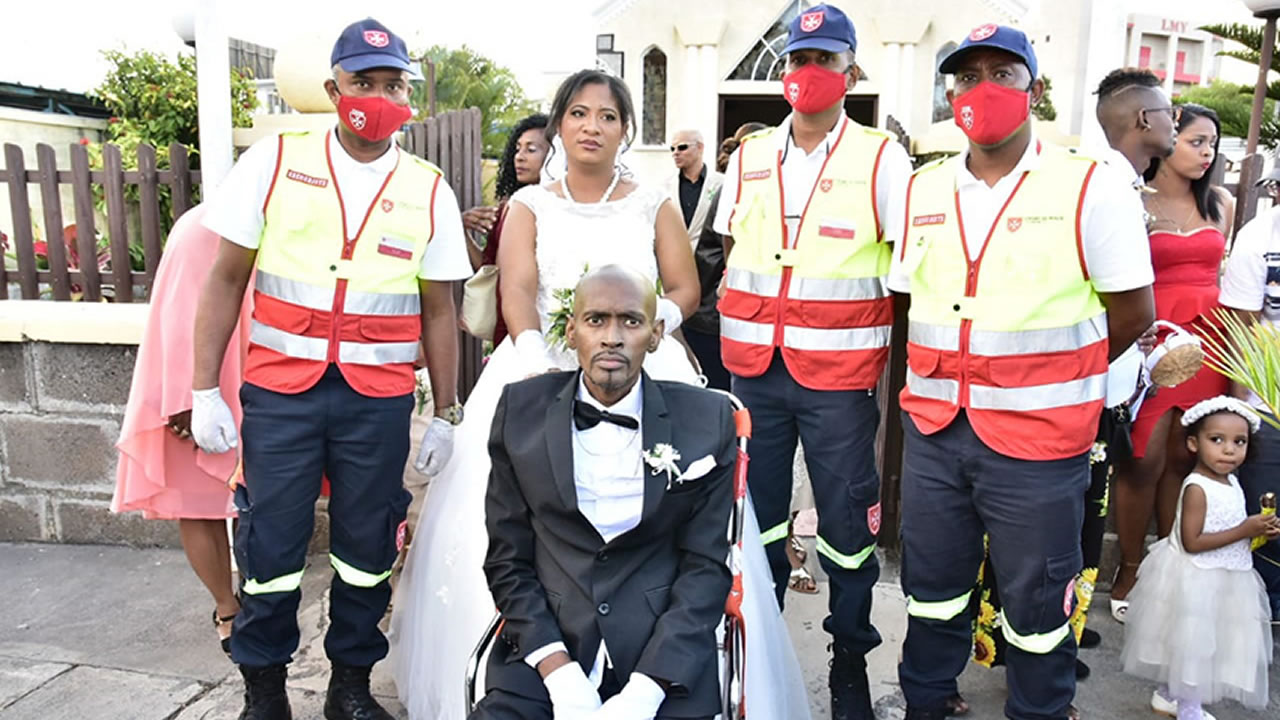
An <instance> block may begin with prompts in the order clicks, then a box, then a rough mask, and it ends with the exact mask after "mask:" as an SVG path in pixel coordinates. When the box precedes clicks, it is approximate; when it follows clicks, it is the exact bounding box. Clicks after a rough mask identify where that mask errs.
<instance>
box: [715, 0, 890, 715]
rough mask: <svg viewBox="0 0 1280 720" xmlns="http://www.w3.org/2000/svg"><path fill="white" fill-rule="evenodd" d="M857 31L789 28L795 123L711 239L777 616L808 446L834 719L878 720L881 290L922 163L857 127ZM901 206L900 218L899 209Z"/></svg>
mask: <svg viewBox="0 0 1280 720" xmlns="http://www.w3.org/2000/svg"><path fill="white" fill-rule="evenodd" d="M856 49H857V40H856V37H855V34H854V27H853V23H852V22H850V20H849V18H848V17H847V16H846V15H845V14H844V13H843V12H842V11H841V10H840V9H839V8H836V7H834V6H831V5H816V6H814V7H812V8H809V9H807V10H805V11H803V12H801V13H800V14H798V15H797V16H796V18H795V19H794V20H792V22H791V26H790V30H789V34H788V38H787V45H786V47H785V49H784V51H783V52H784V53H785V55H786V68H785V70H784V75H783V77H782V89H783V96H784V97H785V98H786V100H787V102H788V103H790V104H791V107H792V109H793V111H794V112H792V113H791V114H790V115H789V116H787V118H785V119H784V120H783V121H782V123H781V124H780V125H779V126H778V127H776V128H771V129H766V130H761V131H760V132H758V133H755V134H752V135H748V136H746V137H745V138H744V139H743V141H742V144H741V145H740V146H739V148H738V151H737V152H735V153H734V154H733V155H732V156H731V158H730V160H729V166H728V168H727V171H726V174H725V178H724V186H723V189H722V190H721V195H720V202H719V205H718V208H717V212H716V219H715V225H714V228H715V230H716V231H717V232H719V233H721V234H722V235H725V236H726V237H725V254H726V257H727V261H726V272H725V277H724V280H723V283H722V293H723V294H722V297H721V299H720V301H719V310H720V313H721V320H720V333H721V355H722V358H723V360H724V366H725V367H726V368H727V369H728V370H729V371H730V373H732V376H733V377H732V389H733V392H734V393H735V394H736V395H737V396H738V397H739V398H741V399H742V401H743V402H744V403H746V405H747V407H748V408H749V409H750V411H751V416H752V423H753V425H754V429H753V434H752V438H751V444H750V448H749V450H750V453H751V465H750V468H749V470H748V484H749V485H750V488H751V494H752V500H753V502H754V504H755V509H756V517H757V518H758V519H759V522H760V531H761V533H762V535H763V540H764V542H765V553H766V555H767V556H768V558H769V564H770V566H771V568H772V570H773V580H774V589H775V591H776V593H777V598H778V604H779V605H781V604H782V602H783V597H784V593H785V592H786V588H787V577H788V575H789V573H790V571H791V565H790V563H789V562H788V561H787V555H786V551H785V545H786V542H787V539H786V538H787V520H788V517H789V516H790V507H791V487H792V464H793V461H794V458H795V452H796V441H797V439H799V441H800V442H801V443H802V444H803V445H804V456H805V460H806V462H807V464H808V470H809V479H810V481H811V484H812V486H813V494H814V501H815V505H816V507H817V511H818V538H817V553H818V558H819V562H821V564H822V568H823V569H824V570H825V571H826V573H827V575H828V577H829V578H830V581H831V583H830V592H831V597H830V605H829V609H830V614H829V615H827V617H826V618H825V619H824V620H823V628H824V629H825V630H826V631H827V632H828V633H830V634H831V635H832V637H833V640H834V642H833V644H832V649H833V655H834V657H833V661H832V664H831V671H830V675H829V678H828V681H829V684H830V689H831V714H832V717H833V718H836V719H837V720H846V719H855V720H857V719H861V718H871V717H873V715H872V709H871V698H870V691H869V689H868V686H867V675H866V661H865V656H866V654H867V652H868V651H870V650H871V649H872V648H874V647H876V646H877V645H879V644H880V635H879V633H877V632H876V629H875V628H874V627H873V626H872V624H871V591H872V587H873V586H874V585H875V582H876V579H877V578H878V577H879V575H880V568H879V564H878V562H877V560H876V554H875V548H876V534H877V533H878V532H879V529H880V481H879V477H878V475H877V472H876V460H875V435H876V428H877V426H878V425H879V423H880V412H879V408H878V405H877V402H876V396H875V387H876V383H877V381H878V380H879V378H880V374H881V372H882V371H883V370H884V366H885V362H886V360H887V359H888V354H889V331H890V328H891V326H892V324H893V300H892V298H891V297H890V294H889V292H888V290H887V289H886V287H885V276H886V275H887V274H888V272H889V263H890V260H891V254H892V251H891V247H890V245H889V244H888V243H887V242H886V241H887V239H888V238H890V237H892V236H893V234H894V233H889V232H886V230H887V228H889V227H891V226H892V225H893V224H894V223H896V222H901V220H902V211H901V207H902V205H901V203H902V197H903V195H904V194H905V191H906V184H907V181H908V179H909V177H910V175H911V163H910V161H909V160H908V158H907V154H906V151H905V150H904V149H903V147H902V145H900V144H899V143H898V141H897V138H895V137H894V136H893V135H892V134H890V133H887V132H884V131H881V130H877V129H875V128H870V127H864V126H862V125H859V124H858V123H856V122H854V121H852V120H850V119H849V118H848V117H846V115H845V112H844V102H845V94H846V93H847V92H848V91H849V90H851V89H852V88H853V86H854V84H855V83H856V81H857V76H858V68H857V65H856V64H855V63H854V51H855V50H856ZM894 207H896V208H897V210H896V211H895V210H893V208H894Z"/></svg>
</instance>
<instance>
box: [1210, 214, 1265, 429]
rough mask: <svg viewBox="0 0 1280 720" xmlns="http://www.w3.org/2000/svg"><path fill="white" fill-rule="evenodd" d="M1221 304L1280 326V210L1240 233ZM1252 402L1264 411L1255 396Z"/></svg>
mask: <svg viewBox="0 0 1280 720" xmlns="http://www.w3.org/2000/svg"><path fill="white" fill-rule="evenodd" d="M1218 302H1220V303H1222V304H1223V305H1225V306H1226V307H1229V308H1235V309H1237V310H1247V311H1249V312H1256V313H1259V315H1260V317H1261V321H1262V322H1264V323H1268V324H1271V325H1280V207H1273V208H1271V209H1269V210H1267V211H1266V212H1262V213H1259V214H1258V215H1257V216H1256V217H1254V218H1253V219H1252V220H1250V221H1249V222H1247V223H1245V225H1244V227H1242V228H1240V232H1239V233H1237V234H1236V242H1235V245H1234V246H1233V247H1232V248H1231V257H1229V258H1228V259H1227V269H1226V271H1225V272H1224V273H1223V274H1222V290H1221V291H1220V292H1219V294H1218ZM1250 401H1251V402H1252V403H1253V405H1254V406H1255V407H1258V408H1263V405H1262V401H1261V400H1259V399H1258V397H1257V396H1256V395H1253V394H1252V393H1250ZM1264 409H1265V408H1264Z"/></svg>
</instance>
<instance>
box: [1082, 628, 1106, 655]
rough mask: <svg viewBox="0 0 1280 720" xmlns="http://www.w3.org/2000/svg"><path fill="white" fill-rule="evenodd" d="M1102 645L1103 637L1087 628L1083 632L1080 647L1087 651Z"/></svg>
mask: <svg viewBox="0 0 1280 720" xmlns="http://www.w3.org/2000/svg"><path fill="white" fill-rule="evenodd" d="M1101 644H1102V636H1101V635H1099V634H1098V633H1097V631H1095V630H1090V629H1089V628H1085V629H1084V630H1083V631H1081V633H1080V647H1082V648H1084V649H1085V650H1088V649H1089V648H1096V647H1098V646H1099V645H1101Z"/></svg>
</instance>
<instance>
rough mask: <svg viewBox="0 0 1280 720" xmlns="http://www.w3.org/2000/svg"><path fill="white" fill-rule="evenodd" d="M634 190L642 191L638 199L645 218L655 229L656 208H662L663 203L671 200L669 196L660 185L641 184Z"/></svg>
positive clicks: (656, 221) (656, 219)
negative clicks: (641, 204)
mask: <svg viewBox="0 0 1280 720" xmlns="http://www.w3.org/2000/svg"><path fill="white" fill-rule="evenodd" d="M636 192H637V193H643V195H642V196H641V197H640V198H638V199H639V200H640V201H641V202H642V203H643V205H644V216H645V219H647V220H648V221H649V225H650V226H651V227H653V228H655V229H656V228H657V226H658V210H659V209H661V208H662V204H663V203H666V202H671V196H670V195H668V194H667V191H666V189H665V188H663V187H662V186H661V185H642V186H640V187H639V188H637V189H636ZM677 209H678V208H677Z"/></svg>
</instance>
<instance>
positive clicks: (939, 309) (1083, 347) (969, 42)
mask: <svg viewBox="0 0 1280 720" xmlns="http://www.w3.org/2000/svg"><path fill="white" fill-rule="evenodd" d="M941 71H942V72H943V73H944V74H947V75H952V76H954V87H953V88H952V89H951V90H948V91H947V97H948V99H949V100H950V101H951V105H952V109H953V110H954V113H955V122H956V124H957V125H959V126H960V129H961V130H963V131H964V134H965V135H966V136H967V137H968V140H969V143H968V147H967V148H966V149H965V151H964V152H962V153H960V154H959V155H958V156H956V157H952V158H949V159H946V160H941V161H938V162H936V163H931V164H929V165H926V166H924V167H922V168H920V169H919V170H917V171H916V172H915V174H914V175H913V176H912V178H911V184H910V186H909V188H908V190H907V201H906V203H907V204H906V212H905V214H904V222H903V224H902V231H903V235H902V236H901V237H900V238H897V239H896V241H897V242H896V245H895V251H894V265H893V269H892V271H891V273H890V279H889V287H890V288H891V289H893V290H894V291H895V292H899V293H910V310H909V312H908V317H909V325H908V330H907V365H908V367H907V383H906V387H905V388H904V389H903V391H902V395H901V405H902V409H903V411H904V412H905V413H906V414H907V416H908V417H907V418H905V419H904V422H903V425H904V426H905V428H904V429H905V433H906V438H905V452H904V455H905V457H904V464H903V477H902V541H903V559H902V587H903V591H904V593H905V594H906V596H907V616H908V624H907V637H906V641H905V644H904V647H903V654H902V662H901V665H900V666H899V677H900V680H901V685H902V691H903V694H904V695H905V697H906V701H907V718H909V720H941V719H942V718H944V717H947V716H949V715H952V714H956V711H957V710H964V709H965V703H964V700H963V699H961V698H960V696H959V694H958V692H957V685H956V676H958V675H959V674H960V672H961V671H962V670H963V669H964V667H965V663H966V661H967V659H968V658H969V655H970V652H971V651H972V647H973V633H972V629H971V625H970V624H971V621H972V617H971V613H970V607H971V605H970V600H971V590H972V589H973V587H974V578H975V577H976V576H977V573H978V567H979V565H981V563H982V558H983V534H984V533H986V534H987V535H988V536H989V539H990V549H991V563H992V566H993V567H994V569H995V574H996V584H997V585H998V587H999V592H1000V599H1001V601H1002V602H1003V604H1004V608H1003V610H1002V617H1001V618H1000V623H1001V630H1002V632H1003V633H1004V637H1005V639H1006V640H1007V641H1008V648H1007V651H1006V656H1005V660H1006V664H1007V666H1008V672H1007V678H1008V685H1009V696H1008V700H1007V701H1006V703H1005V707H1004V712H1005V715H1007V716H1008V717H1010V718H1015V719H1017V720H1031V719H1032V718H1035V719H1036V720H1040V719H1047V718H1069V717H1074V716H1075V710H1074V708H1073V707H1072V701H1073V699H1074V697H1075V687H1076V668H1075V660H1076V640H1075V635H1074V634H1073V633H1072V632H1071V627H1070V625H1069V624H1068V619H1069V618H1070V617H1071V613H1072V610H1073V608H1074V605H1075V602H1076V593H1075V588H1074V585H1075V577H1076V574H1077V573H1078V572H1079V571H1080V569H1081V564H1082V555H1081V548H1080V525H1081V522H1082V521H1083V515H1084V495H1085V489H1086V488H1087V487H1088V486H1089V454H1090V449H1091V448H1092V446H1093V443H1094V439H1095V435H1096V434H1097V429H1098V419H1099V416H1100V413H1101V411H1102V406H1103V401H1104V398H1105V396H1106V389H1107V362H1108V360H1109V359H1111V358H1114V357H1116V356H1117V355H1119V354H1120V353H1121V352H1123V351H1124V350H1125V348H1127V347H1129V345H1130V344H1132V343H1133V342H1134V340H1136V339H1137V338H1138V336H1139V335H1141V334H1142V333H1143V331H1144V330H1146V329H1147V328H1148V327H1149V326H1150V325H1151V322H1152V320H1153V316H1154V307H1153V304H1152V296H1151V282H1152V272H1151V258H1150V251H1149V249H1148V245H1147V236H1146V230H1145V228H1144V227H1143V222H1142V217H1141V215H1140V214H1138V213H1135V212H1134V211H1133V204H1132V203H1133V189H1132V187H1130V185H1129V184H1128V183H1127V181H1126V180H1125V179H1124V178H1123V177H1122V176H1121V175H1120V174H1119V173H1115V172H1113V171H1108V170H1107V169H1106V168H1105V166H1102V165H1100V164H1099V163H1098V162H1097V161H1095V160H1093V159H1092V158H1090V157H1087V156H1085V155H1082V154H1075V153H1072V152H1068V151H1067V150H1065V149H1062V148H1059V147H1055V146H1053V145H1050V144H1049V143H1046V142H1043V141H1040V140H1037V139H1036V137H1035V133H1034V132H1033V130H1032V126H1031V123H1030V120H1029V117H1030V110H1031V106H1032V105H1034V104H1035V103H1036V102H1037V101H1039V100H1040V98H1041V97H1042V96H1043V95H1044V82H1043V81H1042V80H1040V79H1038V74H1037V67H1036V56H1035V51H1034V50H1033V49H1032V47H1031V43H1030V42H1029V41H1028V40H1027V37H1026V35H1024V34H1023V33H1022V32H1021V31H1019V30H1015V29H1013V28H1009V27H1001V26H997V25H983V26H981V27H979V28H976V29H975V30H973V31H972V32H971V33H970V34H969V36H968V37H967V38H966V39H965V40H964V42H962V43H961V44H960V46H959V47H958V48H957V49H956V50H955V51H954V52H953V53H951V54H950V55H949V56H947V58H946V59H944V60H943V62H942V65H941Z"/></svg>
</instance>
